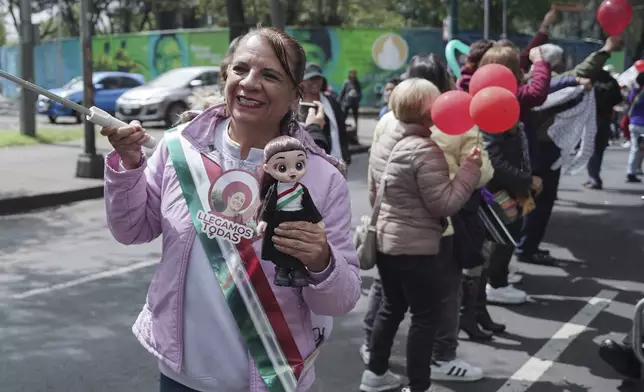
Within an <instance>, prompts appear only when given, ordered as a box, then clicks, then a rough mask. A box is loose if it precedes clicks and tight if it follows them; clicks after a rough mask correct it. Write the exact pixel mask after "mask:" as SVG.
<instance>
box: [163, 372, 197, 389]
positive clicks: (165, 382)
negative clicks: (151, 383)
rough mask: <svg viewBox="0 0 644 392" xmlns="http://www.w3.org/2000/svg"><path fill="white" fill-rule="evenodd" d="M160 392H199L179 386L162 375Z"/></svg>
mask: <svg viewBox="0 0 644 392" xmlns="http://www.w3.org/2000/svg"><path fill="white" fill-rule="evenodd" d="M159 392H197V391H196V390H194V389H192V388H188V387H187V386H185V385H183V384H179V383H178V382H176V381H174V380H173V379H171V378H170V377H167V376H166V375H164V374H163V373H161V377H160V380H159Z"/></svg>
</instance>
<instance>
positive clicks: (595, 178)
mask: <svg viewBox="0 0 644 392" xmlns="http://www.w3.org/2000/svg"><path fill="white" fill-rule="evenodd" d="M609 140H610V120H607V119H600V120H597V134H596V135H595V149H594V151H593V155H592V156H591V157H590V160H589V161H588V165H587V166H586V169H587V170H588V180H589V181H592V182H593V183H594V184H595V185H599V186H602V185H603V183H602V179H601V176H600V173H601V169H602V163H603V161H604V152H605V151H606V148H607V147H608V143H609Z"/></svg>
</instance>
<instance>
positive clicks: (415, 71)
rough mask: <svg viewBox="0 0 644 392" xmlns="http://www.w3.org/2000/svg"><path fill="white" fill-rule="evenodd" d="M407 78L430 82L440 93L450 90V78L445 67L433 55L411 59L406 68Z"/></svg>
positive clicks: (441, 61) (440, 60) (439, 59)
mask: <svg viewBox="0 0 644 392" xmlns="http://www.w3.org/2000/svg"><path fill="white" fill-rule="evenodd" d="M407 77H408V78H421V79H425V80H428V81H430V82H432V83H433V84H434V85H436V87H438V89H439V90H440V92H441V93H444V92H446V91H449V90H452V80H451V76H450V75H449V73H448V72H447V66H446V65H445V63H444V62H443V60H442V59H441V58H440V57H438V56H437V55H436V54H435V53H430V54H421V55H416V56H414V57H412V59H411V61H410V62H409V66H408V67H407Z"/></svg>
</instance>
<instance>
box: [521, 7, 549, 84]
mask: <svg viewBox="0 0 644 392" xmlns="http://www.w3.org/2000/svg"><path fill="white" fill-rule="evenodd" d="M555 23H557V11H556V10H554V9H551V10H550V11H548V13H547V14H546V15H545V16H544V17H543V22H541V26H540V27H539V30H537V33H536V34H535V35H534V37H533V38H532V41H530V44H529V45H528V46H527V47H526V48H525V49H523V51H521V53H520V54H519V60H520V61H521V62H520V65H521V69H522V70H523V72H528V71H529V70H530V65H532V61H530V51H531V50H532V49H533V48H536V47H537V46H541V45H543V44H545V43H547V42H548V40H549V39H550V37H549V35H548V30H549V29H550V26H552V25H554V24H555Z"/></svg>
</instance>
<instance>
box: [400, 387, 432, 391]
mask: <svg viewBox="0 0 644 392" xmlns="http://www.w3.org/2000/svg"><path fill="white" fill-rule="evenodd" d="M430 391H431V388H430V389H428V390H426V391H425V392H430ZM400 392H411V389H409V387H404V388H403V389H402V390H401V391H400Z"/></svg>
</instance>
